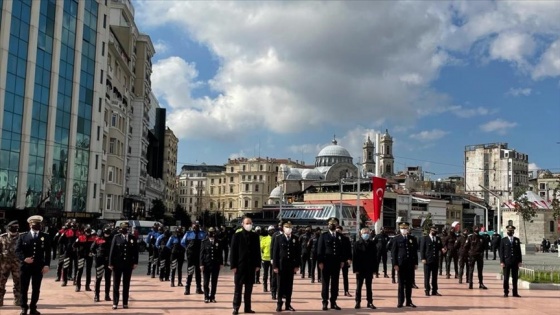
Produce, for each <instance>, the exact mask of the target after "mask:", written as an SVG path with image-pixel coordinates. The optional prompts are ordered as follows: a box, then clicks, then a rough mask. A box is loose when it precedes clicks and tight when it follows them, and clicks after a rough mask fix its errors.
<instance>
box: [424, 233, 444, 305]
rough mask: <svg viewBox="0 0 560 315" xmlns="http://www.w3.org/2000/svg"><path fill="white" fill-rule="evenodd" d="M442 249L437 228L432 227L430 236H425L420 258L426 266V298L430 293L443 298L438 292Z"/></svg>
mask: <svg viewBox="0 0 560 315" xmlns="http://www.w3.org/2000/svg"><path fill="white" fill-rule="evenodd" d="M442 249H443V244H442V242H441V238H440V237H439V236H438V235H437V228H436V227H435V226H431V227H430V235H426V236H424V237H423V238H422V242H421V243H420V258H421V259H422V264H423V265H424V290H425V292H426V296H430V292H431V295H435V296H441V294H440V293H439V292H438V263H439V260H440V259H439V258H440V257H441V256H442V254H441V251H442ZM430 283H431V286H430ZM430 289H431V290H430Z"/></svg>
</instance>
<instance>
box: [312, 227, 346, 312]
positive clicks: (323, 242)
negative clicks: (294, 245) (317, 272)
mask: <svg viewBox="0 0 560 315" xmlns="http://www.w3.org/2000/svg"><path fill="white" fill-rule="evenodd" d="M336 225H338V220H335V219H331V220H329V231H327V232H325V233H323V234H321V237H320V238H319V242H318V244H317V262H318V263H319V266H322V267H323V268H322V270H321V272H322V282H321V284H322V289H321V298H322V303H323V310H327V309H328V308H327V303H328V302H330V303H331V309H336V310H340V307H339V306H338V305H337V304H336V300H337V298H338V283H339V278H340V268H342V266H343V265H344V263H345V258H346V257H345V252H344V249H343V248H342V235H341V234H340V233H337V232H336V230H335V229H332V228H333V227H335V228H336ZM329 289H330V290H329ZM329 291H330V296H329Z"/></svg>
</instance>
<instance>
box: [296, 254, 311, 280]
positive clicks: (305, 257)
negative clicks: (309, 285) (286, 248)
mask: <svg viewBox="0 0 560 315" xmlns="http://www.w3.org/2000/svg"><path fill="white" fill-rule="evenodd" d="M305 268H307V277H308V278H311V255H310V254H309V253H303V254H301V270H300V271H299V274H300V275H302V276H305Z"/></svg>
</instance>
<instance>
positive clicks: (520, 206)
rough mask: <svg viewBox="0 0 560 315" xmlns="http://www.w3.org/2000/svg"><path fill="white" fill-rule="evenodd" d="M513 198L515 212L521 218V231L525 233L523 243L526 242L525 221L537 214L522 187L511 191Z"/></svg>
mask: <svg viewBox="0 0 560 315" xmlns="http://www.w3.org/2000/svg"><path fill="white" fill-rule="evenodd" d="M513 196H514V200H515V212H516V213H517V215H519V216H520V217H521V219H522V220H523V231H525V232H524V234H525V244H527V221H531V220H532V219H533V218H534V217H535V216H536V215H537V209H536V208H535V207H534V205H533V204H532V203H531V202H530V201H529V198H527V194H526V193H525V190H524V189H516V190H515V191H514V192H513Z"/></svg>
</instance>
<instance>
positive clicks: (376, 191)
mask: <svg viewBox="0 0 560 315" xmlns="http://www.w3.org/2000/svg"><path fill="white" fill-rule="evenodd" d="M372 181H373V216H370V217H371V220H372V221H373V222H377V221H378V220H379V218H380V217H381V209H382V207H383V196H384V195H385V186H386V185H387V179H385V178H382V177H373V178H372Z"/></svg>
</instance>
